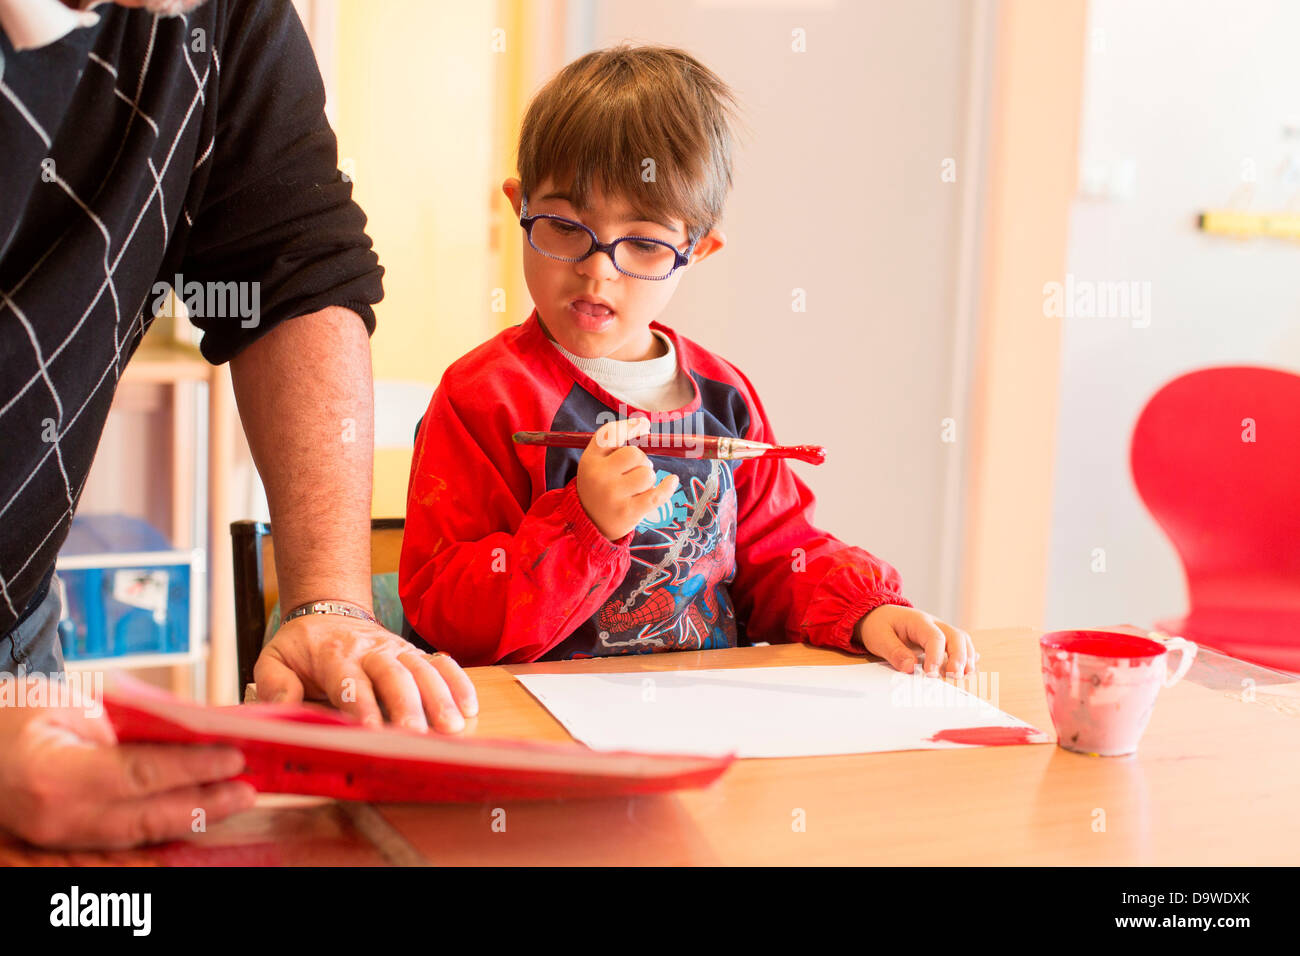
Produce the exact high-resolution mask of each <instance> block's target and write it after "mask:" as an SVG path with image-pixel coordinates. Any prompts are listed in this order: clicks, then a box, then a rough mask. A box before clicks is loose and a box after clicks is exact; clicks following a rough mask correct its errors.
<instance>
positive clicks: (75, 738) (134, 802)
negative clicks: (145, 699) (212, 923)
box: [0, 675, 257, 849]
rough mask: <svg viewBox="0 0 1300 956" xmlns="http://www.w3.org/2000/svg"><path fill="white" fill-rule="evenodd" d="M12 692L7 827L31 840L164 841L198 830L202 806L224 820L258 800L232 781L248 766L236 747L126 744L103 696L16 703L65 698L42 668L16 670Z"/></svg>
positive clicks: (3, 733)
mask: <svg viewBox="0 0 1300 956" xmlns="http://www.w3.org/2000/svg"><path fill="white" fill-rule="evenodd" d="M37 682H45V687H43V688H35V686H34V685H35V684H36V683H37ZM13 690H14V697H13V701H7V702H6V703H5V704H4V705H3V706H0V828H2V829H4V830H8V831H9V832H11V833H13V834H15V835H17V836H19V837H21V838H22V839H24V840H26V841H27V842H29V843H33V844H36V845H38V846H45V847H51V848H61V849H80V848H95V849H119V848H123V847H129V846H136V845H138V844H141V843H156V842H159V841H162V840H170V839H175V838H177V837H180V836H183V835H185V834H187V833H189V832H191V827H192V824H193V822H194V819H195V817H194V811H195V810H198V809H202V810H203V812H204V815H205V818H206V820H207V821H208V822H216V821H217V820H221V819H224V818H225V817H228V816H230V815H231V814H232V813H236V812H238V811H240V810H244V809H247V808H248V807H251V806H252V805H253V800H254V799H255V798H256V796H257V792H256V791H255V790H254V789H253V788H252V787H251V786H249V785H248V784H247V783H244V782H243V781H235V780H231V779H230V778H231V777H234V776H236V775H237V774H239V773H240V772H242V771H243V769H244V758H243V755H242V754H241V753H240V752H239V751H238V750H236V749H235V748H233V747H215V746H197V745H196V746H176V745H160V744H119V743H118V742H117V737H116V735H115V734H114V733H113V726H112V724H110V723H109V721H108V718H107V717H106V716H104V712H103V709H102V707H101V706H100V705H99V704H98V703H97V702H92V701H89V700H68V698H66V697H65V698H63V700H64V701H65V702H64V703H60V704H55V703H50V704H48V705H47V706H37V707H31V706H16V705H15V703H14V702H16V701H19V700H22V701H24V702H25V701H30V700H32V699H34V698H35V699H37V700H45V701H54V700H57V699H59V695H58V693H57V690H56V688H54V686H53V685H50V684H49V683H48V682H46V678H44V677H38V676H35V675H30V676H25V677H20V678H17V679H16V680H15V684H14V688H13ZM38 692H39V697H37V696H36V695H37V693H38ZM20 695H21V696H20Z"/></svg>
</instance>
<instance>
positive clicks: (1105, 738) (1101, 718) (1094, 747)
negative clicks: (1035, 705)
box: [1038, 631, 1196, 757]
mask: <svg viewBox="0 0 1300 956" xmlns="http://www.w3.org/2000/svg"><path fill="white" fill-rule="evenodd" d="M1038 643H1039V647H1040V648H1041V650H1042V665H1043V686H1044V688H1045V689H1046V691H1047V709H1048V712H1049V713H1050V714H1051V716H1052V725H1053V726H1054V727H1055V728H1056V738H1057V740H1056V742H1057V743H1058V744H1059V745H1060V746H1061V747H1063V748H1065V749H1066V750H1073V751H1075V752H1077V753H1085V754H1092V755H1094V756H1101V757H1119V756H1123V755H1124V754H1131V753H1134V752H1135V751H1136V750H1137V745H1138V741H1139V740H1140V739H1141V738H1142V732H1143V731H1144V730H1146V726H1147V722H1148V721H1149V720H1150V719H1151V712H1152V710H1153V709H1154V708H1155V704H1156V695H1157V694H1159V693H1160V688H1161V687H1162V686H1163V687H1172V686H1173V685H1174V684H1176V683H1178V681H1179V680H1181V679H1182V677H1183V675H1184V674H1186V673H1187V670H1188V668H1190V667H1191V666H1192V661H1193V660H1194V659H1195V657H1196V645H1195V644H1193V643H1192V642H1191V641H1185V640H1183V639H1182V638H1181V637H1174V638H1170V639H1169V640H1168V641H1167V642H1165V643H1163V644H1162V643H1161V642H1159V641H1153V640H1151V639H1150V638H1146V637H1136V636H1134V635H1131V634H1117V633H1113V632H1111V631H1052V632H1050V633H1048V634H1044V635H1043V636H1042V638H1040V639H1039V642H1038ZM1171 650H1181V651H1182V652H1183V658H1182V660H1181V661H1180V662H1179V664H1178V669H1177V670H1175V671H1174V672H1173V673H1172V674H1170V673H1169V670H1168V659H1169V651H1171Z"/></svg>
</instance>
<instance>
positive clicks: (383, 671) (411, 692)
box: [364, 654, 429, 730]
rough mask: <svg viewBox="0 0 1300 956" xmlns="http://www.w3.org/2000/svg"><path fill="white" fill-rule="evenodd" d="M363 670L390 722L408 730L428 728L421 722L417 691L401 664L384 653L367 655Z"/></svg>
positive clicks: (421, 713)
mask: <svg viewBox="0 0 1300 956" xmlns="http://www.w3.org/2000/svg"><path fill="white" fill-rule="evenodd" d="M364 667H365V670H366V676H367V677H369V678H370V682H371V684H372V685H373V686H374V688H375V696H376V697H378V699H379V702H380V703H381V704H382V705H383V708H384V710H386V711H387V712H388V719H389V720H391V721H392V722H393V723H395V724H398V725H399V726H402V727H407V728H409V729H411V730H428V729H429V725H428V724H427V723H426V722H425V719H424V705H423V704H422V703H421V701H420V688H419V686H417V685H416V683H415V678H414V677H413V676H412V674H411V672H410V670H408V669H407V668H406V666H405V665H404V664H403V663H402V662H401V661H399V660H398V659H397V658H396V657H395V656H394V657H390V656H388V655H387V654H369V655H367V656H366V659H365V664H364Z"/></svg>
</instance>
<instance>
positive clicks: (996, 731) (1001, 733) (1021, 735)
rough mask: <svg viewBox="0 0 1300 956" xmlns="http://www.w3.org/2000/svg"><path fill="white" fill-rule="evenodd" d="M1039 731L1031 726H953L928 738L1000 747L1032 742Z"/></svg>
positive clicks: (944, 741)
mask: <svg viewBox="0 0 1300 956" xmlns="http://www.w3.org/2000/svg"><path fill="white" fill-rule="evenodd" d="M1040 736H1041V732H1040V731H1038V730H1036V729H1034V728H1033V727H954V728H952V729H951V730H941V731H939V732H938V733H937V734H935V735H934V736H933V737H931V738H930V740H931V741H932V742H934V743H937V744H938V743H947V744H971V745H973V746H976V747H1002V746H1006V745H1008V744H1027V743H1032V742H1034V741H1035V740H1036V739H1037V738H1038V737H1040Z"/></svg>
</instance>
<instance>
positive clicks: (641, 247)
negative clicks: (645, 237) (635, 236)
mask: <svg viewBox="0 0 1300 956" xmlns="http://www.w3.org/2000/svg"><path fill="white" fill-rule="evenodd" d="M630 245H631V246H632V248H634V249H636V251H637V252H662V251H663V248H664V247H663V246H661V245H659V243H657V242H638V241H634V242H631V243H630Z"/></svg>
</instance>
